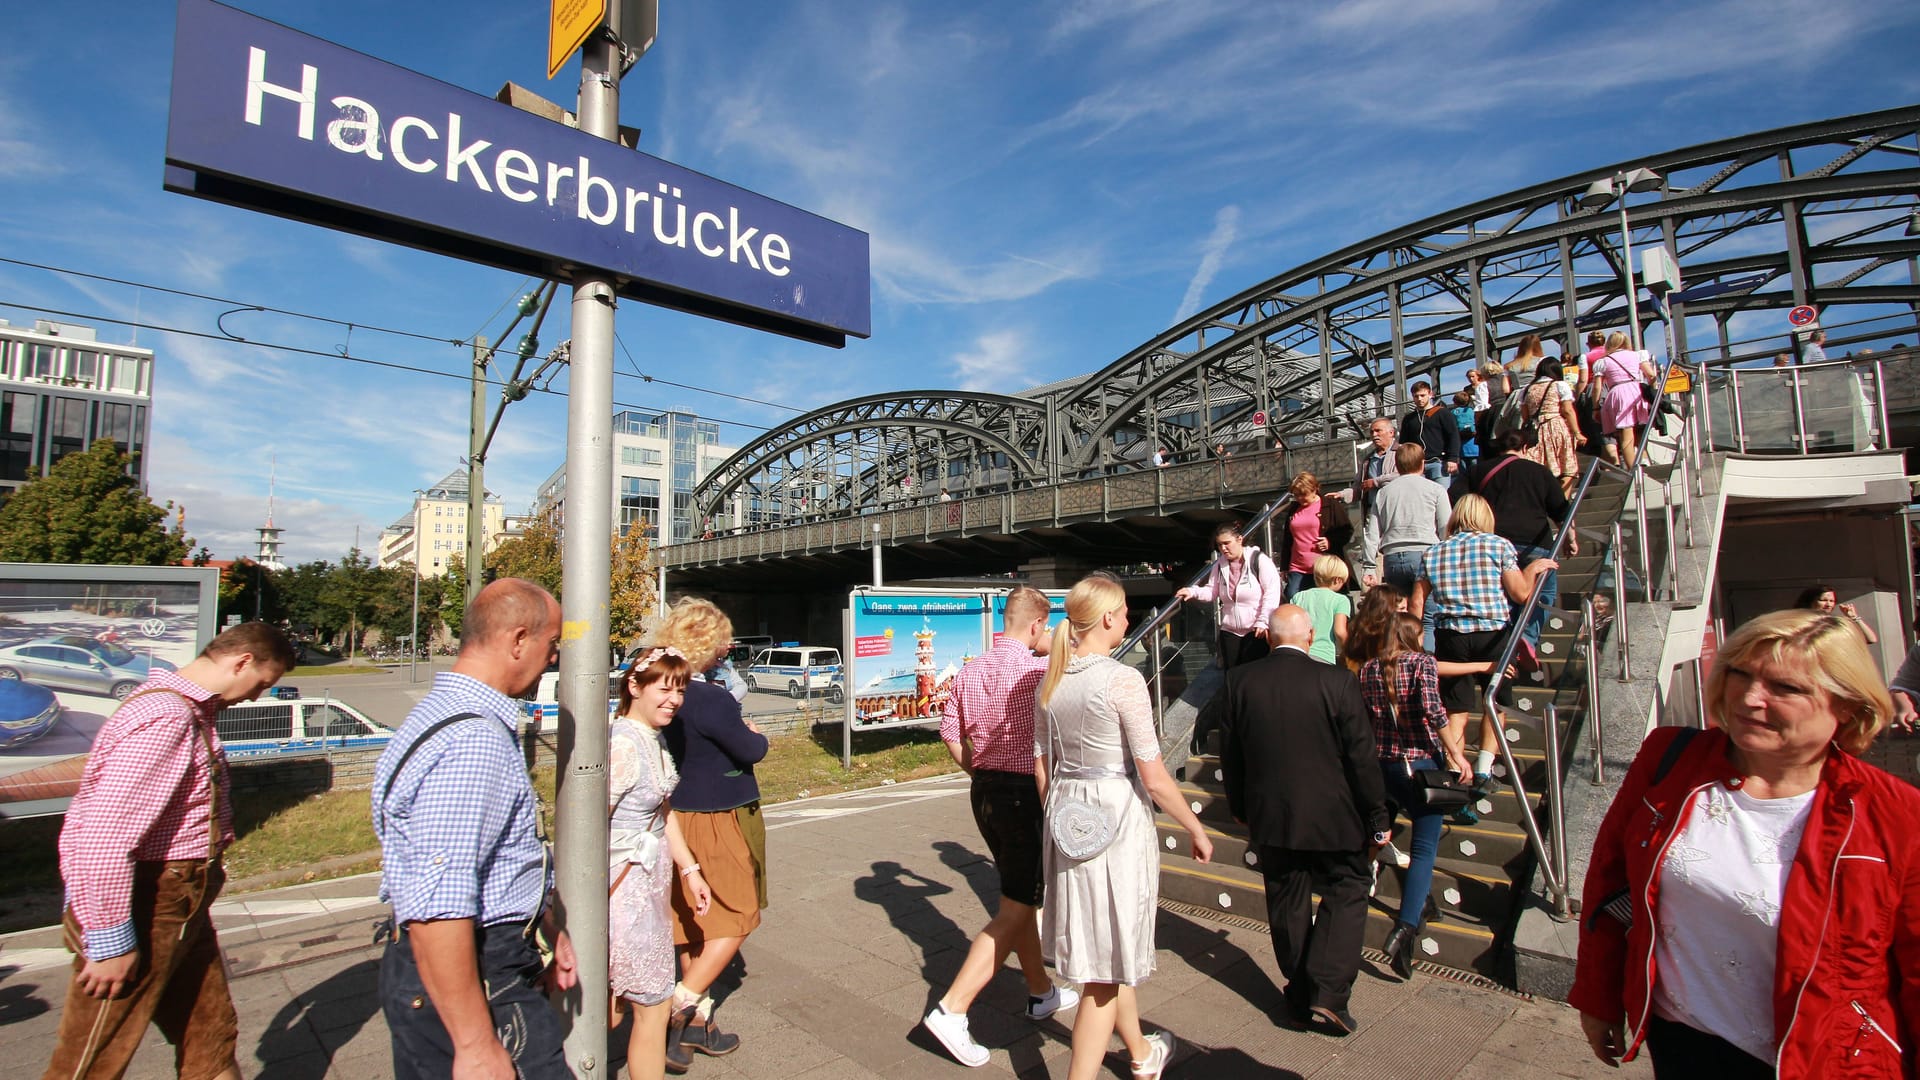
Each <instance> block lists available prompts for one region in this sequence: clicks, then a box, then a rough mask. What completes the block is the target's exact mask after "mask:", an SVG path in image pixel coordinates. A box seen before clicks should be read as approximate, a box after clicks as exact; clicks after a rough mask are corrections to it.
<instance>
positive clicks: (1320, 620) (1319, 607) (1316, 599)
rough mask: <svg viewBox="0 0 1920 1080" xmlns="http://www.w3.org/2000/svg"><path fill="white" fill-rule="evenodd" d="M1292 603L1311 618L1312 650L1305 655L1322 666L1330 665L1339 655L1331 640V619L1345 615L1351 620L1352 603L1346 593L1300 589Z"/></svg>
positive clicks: (1319, 589) (1338, 650) (1338, 649)
mask: <svg viewBox="0 0 1920 1080" xmlns="http://www.w3.org/2000/svg"><path fill="white" fill-rule="evenodd" d="M1293 603H1295V604H1298V605H1300V606H1301V607H1303V608H1305V609H1306V611H1307V614H1309V615H1311V616H1313V648H1311V649H1308V650H1307V655H1308V656H1311V657H1313V658H1314V659H1315V660H1318V661H1320V662H1321V663H1323V664H1331V663H1333V662H1334V660H1335V659H1336V658H1337V657H1338V656H1339V654H1340V648H1339V646H1338V645H1336V644H1335V643H1334V640H1333V617H1334V616H1335V615H1345V616H1346V617H1347V618H1349V619H1351V618H1353V601H1351V600H1349V599H1347V594H1346V593H1339V592H1334V591H1333V590H1332V589H1321V588H1313V589H1302V590H1300V591H1299V592H1297V593H1295V594H1294V596H1293Z"/></svg>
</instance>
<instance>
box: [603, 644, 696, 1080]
mask: <svg viewBox="0 0 1920 1080" xmlns="http://www.w3.org/2000/svg"><path fill="white" fill-rule="evenodd" d="M688 672H689V667H688V664H687V658H686V657H684V656H682V655H680V651H679V650H678V649H668V648H662V647H659V646H654V647H652V648H648V649H646V650H643V651H642V652H641V653H640V654H639V655H638V656H637V657H636V658H635V659H634V662H633V666H632V667H630V668H629V669H628V670H627V672H626V675H625V677H623V678H622V679H621V680H620V705H619V712H618V715H616V716H615V718H614V721H613V730H612V732H611V738H610V740H609V744H608V747H607V807H608V810H609V813H610V814H611V818H612V820H611V821H610V823H609V825H610V828H609V833H608V839H609V843H608V858H607V882H608V886H607V916H608V954H607V976H608V985H609V991H610V992H611V993H612V995H613V1004H614V1008H613V1009H612V1010H611V1011H612V1012H614V1013H615V1014H616V1015H617V1014H618V1011H619V1009H620V1006H621V1004H622V1003H626V1004H627V1005H630V1006H631V1007H632V1008H633V1034H632V1035H631V1036H630V1037H629V1039H628V1043H627V1072H628V1075H629V1076H631V1077H633V1080H658V1078H660V1077H661V1076H664V1075H665V1074H666V1068H667V1058H666V1034H667V1019H668V1014H669V1012H670V1011H671V1009H670V1002H671V1001H672V999H673V985H674V977H673V976H674V962H673V920H672V917H671V916H670V915H669V914H668V897H670V896H671V895H672V893H673V880H674V877H675V874H674V871H675V869H676V868H677V869H678V870H679V877H680V879H681V881H682V882H683V884H684V885H685V887H686V889H687V891H688V893H689V894H690V895H691V896H692V897H693V905H694V907H695V908H696V909H698V910H702V911H704V910H705V909H706V906H707V902H708V891H707V883H706V881H705V880H704V879H703V878H702V877H701V876H700V866H699V864H698V863H696V862H694V860H693V854H692V853H691V852H690V851H688V850H687V844H686V841H685V840H683V839H682V838H681V836H680V827H679V825H677V824H676V823H675V822H674V820H673V815H672V814H671V813H670V812H669V810H670V805H669V798H670V796H671V795H672V794H673V788H674V785H675V784H677V783H678V782H679V780H680V776H679V773H677V772H676V771H675V770H674V767H673V757H672V756H671V755H669V754H668V753H667V752H666V748H665V747H664V746H662V745H661V742H660V729H661V728H664V727H666V726H667V725H668V724H670V723H672V722H673V714H674V712H675V710H677V709H679V707H680V702H681V700H682V698H683V697H684V696H685V694H686V688H687V676H688Z"/></svg>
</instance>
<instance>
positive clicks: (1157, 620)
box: [1109, 495, 1293, 679]
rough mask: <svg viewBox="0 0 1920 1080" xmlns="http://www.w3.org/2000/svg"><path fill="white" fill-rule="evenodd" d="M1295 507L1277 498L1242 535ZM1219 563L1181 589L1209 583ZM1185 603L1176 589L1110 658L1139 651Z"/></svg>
mask: <svg viewBox="0 0 1920 1080" xmlns="http://www.w3.org/2000/svg"><path fill="white" fill-rule="evenodd" d="M1292 505H1293V496H1292V495H1282V496H1280V497H1279V498H1278V499H1275V500H1274V501H1272V502H1270V503H1268V504H1267V505H1266V506H1264V507H1261V508H1260V512H1259V513H1257V514H1255V515H1253V517H1252V518H1251V519H1250V520H1248V521H1247V523H1246V524H1245V525H1242V526H1241V527H1240V530H1241V535H1242V536H1244V535H1246V534H1247V533H1250V532H1252V531H1254V530H1255V529H1258V528H1261V527H1263V526H1265V525H1266V524H1267V523H1268V522H1269V521H1272V520H1273V516H1274V515H1275V514H1278V513H1279V512H1280V511H1282V510H1284V509H1286V508H1287V507H1289V506H1292ZM1267 557H1268V558H1272V557H1273V553H1272V552H1267ZM1219 564H1220V556H1218V555H1215V556H1214V557H1213V559H1212V561H1210V562H1208V563H1207V565H1205V566H1203V567H1201V568H1200V572H1199V573H1197V574H1195V575H1194V576H1193V577H1192V578H1191V579H1189V580H1188V581H1187V583H1186V584H1185V585H1182V586H1181V587H1180V588H1182V589H1191V588H1194V587H1195V586H1197V585H1199V584H1200V583H1201V582H1203V581H1205V580H1207V577H1208V575H1210V574H1212V573H1213V568H1214V567H1215V566H1218V565H1219ZM1275 569H1276V570H1277V569H1279V567H1278V566H1276V567H1275ZM1185 603H1186V601H1184V600H1182V599H1180V590H1179V589H1175V590H1174V592H1173V599H1171V600H1169V601H1167V606H1166V607H1164V608H1155V609H1154V611H1153V614H1152V615H1150V616H1148V618H1147V621H1146V622H1143V623H1141V624H1140V625H1139V627H1137V628H1136V629H1135V630H1134V631H1133V633H1131V634H1128V635H1127V637H1126V640H1125V641H1122V642H1121V643H1120V644H1119V645H1118V646H1116V647H1115V648H1114V650H1113V652H1112V653H1111V654H1109V655H1112V656H1116V657H1118V656H1125V655H1126V654H1128V653H1130V652H1132V651H1133V650H1134V649H1136V648H1139V647H1140V643H1141V642H1142V641H1144V640H1146V638H1147V635H1149V634H1155V633H1158V632H1159V631H1160V628H1161V627H1163V626H1165V625H1167V624H1168V623H1169V622H1172V621H1173V617H1174V615H1176V614H1178V613H1179V611H1180V608H1181V605H1183V604H1185ZM1276 606H1277V605H1276ZM1154 678H1156V679H1157V678H1159V669H1158V668H1156V669H1155V670H1154Z"/></svg>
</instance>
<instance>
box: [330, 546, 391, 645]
mask: <svg viewBox="0 0 1920 1080" xmlns="http://www.w3.org/2000/svg"><path fill="white" fill-rule="evenodd" d="M379 578H380V574H379V570H378V568H376V567H375V566H374V565H373V560H371V559H369V558H367V557H366V556H365V555H362V554H361V553H360V549H359V548H354V549H353V550H351V551H349V552H347V557H346V558H344V559H341V560H340V565H338V566H336V567H334V568H333V569H332V572H330V573H329V574H327V576H326V579H325V580H324V581H323V582H322V583H321V585H320V597H319V598H320V604H321V607H322V608H323V609H324V610H325V611H326V612H327V614H328V616H329V617H330V619H331V622H332V625H333V628H334V629H335V630H336V631H338V630H341V629H345V630H346V631H347V650H348V651H349V652H350V653H351V652H352V651H354V650H356V649H358V648H359V647H360V641H361V639H362V638H364V637H365V636H366V632H367V629H368V626H369V624H370V623H371V622H372V621H373V617H374V615H375V614H376V613H378V611H379V610H380V607H381V605H380V600H381V597H380V580H379Z"/></svg>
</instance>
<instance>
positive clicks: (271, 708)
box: [213, 698, 393, 761]
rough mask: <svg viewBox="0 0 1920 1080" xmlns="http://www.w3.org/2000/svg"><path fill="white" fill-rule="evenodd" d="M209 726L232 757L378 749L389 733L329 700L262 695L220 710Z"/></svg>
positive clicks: (382, 727) (364, 714) (260, 756)
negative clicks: (259, 697) (262, 698)
mask: <svg viewBox="0 0 1920 1080" xmlns="http://www.w3.org/2000/svg"><path fill="white" fill-rule="evenodd" d="M213 729H214V730H215V731H217V732H219V733H220V742H221V744H222V745H223V746H224V747H226V751H227V757H228V759H229V760H232V761H249V760H258V759H266V758H279V757H305V756H310V755H316V754H336V753H339V752H341V751H343V750H378V749H380V748H382V747H384V746H386V745H387V743H388V742H390V741H391V740H392V739H393V731H392V730H391V729H389V728H387V727H386V726H384V725H382V724H380V723H379V722H377V721H375V720H374V719H373V718H371V717H369V716H368V715H367V714H366V713H363V712H361V711H360V710H359V709H356V708H354V707H353V706H351V705H348V704H347V703H346V702H343V701H335V700H333V699H331V698H266V699H264V700H261V701H243V702H240V703H238V704H234V705H229V706H227V707H226V708H224V709H221V710H220V715H219V716H218V717H216V718H215V719H214V722H213Z"/></svg>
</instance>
